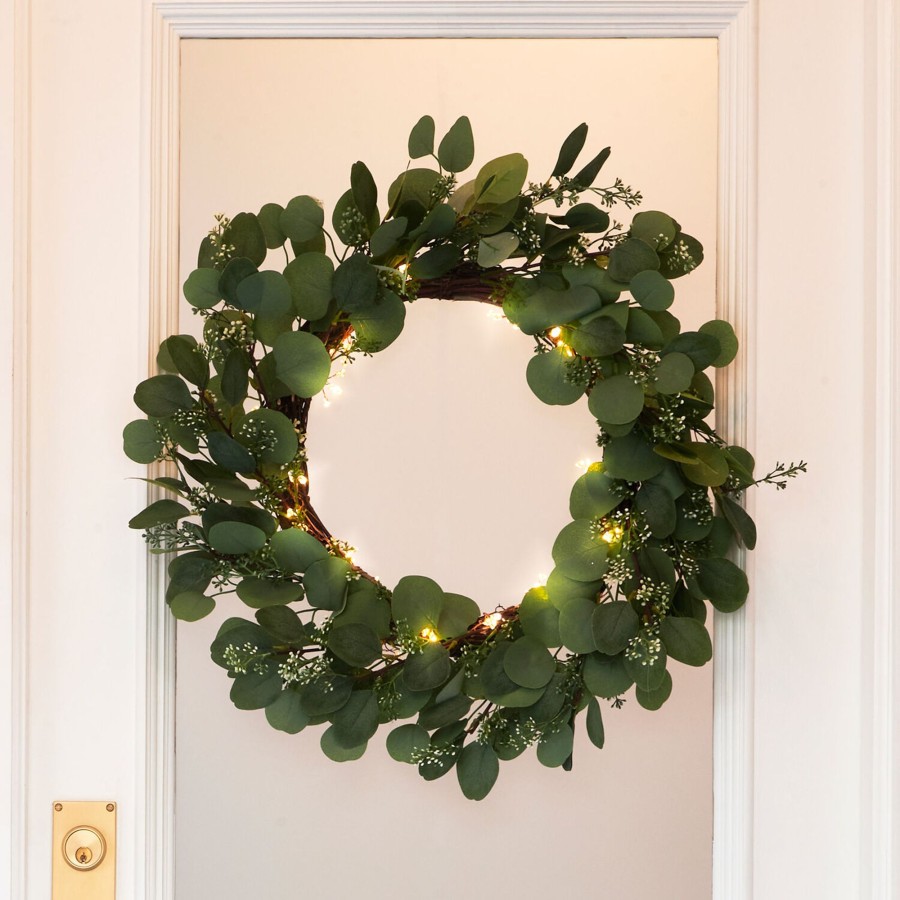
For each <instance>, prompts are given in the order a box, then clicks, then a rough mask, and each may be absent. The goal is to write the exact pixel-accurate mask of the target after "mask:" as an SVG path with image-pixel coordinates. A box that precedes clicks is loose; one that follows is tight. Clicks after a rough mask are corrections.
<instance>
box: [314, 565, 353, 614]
mask: <svg viewBox="0 0 900 900" xmlns="http://www.w3.org/2000/svg"><path fill="white" fill-rule="evenodd" d="M350 571H351V568H350V563H348V562H347V560H345V559H341V558H340V557H339V556H327V557H325V558H324V559H319V560H317V561H316V562H313V563H310V565H309V566H307V568H306V572H305V574H304V576H303V586H304V588H306V599H307V601H308V602H309V605H310V606H314V607H315V608H316V609H330V610H333V611H334V610H339V609H341V608H342V607H343V605H344V600H345V598H346V596H347V575H348V574H349V572H350Z"/></svg>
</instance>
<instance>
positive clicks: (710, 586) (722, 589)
mask: <svg viewBox="0 0 900 900" xmlns="http://www.w3.org/2000/svg"><path fill="white" fill-rule="evenodd" d="M699 565H700V570H699V572H698V573H697V583H698V585H699V586H700V590H702V591H703V593H704V594H705V595H706V596H707V597H708V598H709V601H710V603H712V605H713V606H714V607H715V608H716V609H717V610H719V612H734V611H735V610H737V609H740V608H741V607H742V606H743V605H744V602H745V601H746V599H747V594H749V592H750V585H749V583H748V581H747V575H746V574H745V573H744V572H743V571H742V570H741V569H740V568H739V567H738V566H736V565H735V564H734V563H733V562H732V561H731V560H730V559H722V558H720V557H713V558H711V559H701V560H700V563H699Z"/></svg>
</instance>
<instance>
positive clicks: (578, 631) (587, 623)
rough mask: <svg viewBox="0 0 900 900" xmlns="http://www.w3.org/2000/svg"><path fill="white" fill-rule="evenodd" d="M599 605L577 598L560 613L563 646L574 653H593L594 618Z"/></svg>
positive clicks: (594, 646) (560, 633)
mask: <svg viewBox="0 0 900 900" xmlns="http://www.w3.org/2000/svg"><path fill="white" fill-rule="evenodd" d="M596 608H597V604H596V603H594V601H593V600H587V599H584V598H582V597H576V598H573V599H572V600H570V601H569V602H568V603H567V604H566V605H565V606H564V607H563V608H562V609H561V610H560V613H559V636H560V639H561V640H562V642H563V646H565V647H568V649H569V650H571V651H572V652H573V653H592V652H593V651H594V650H596V649H597V645H596V644H595V643H594V631H593V625H592V623H593V616H594V610H595V609H596Z"/></svg>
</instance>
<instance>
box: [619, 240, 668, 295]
mask: <svg viewBox="0 0 900 900" xmlns="http://www.w3.org/2000/svg"><path fill="white" fill-rule="evenodd" d="M658 268H659V257H658V256H657V255H656V251H655V250H653V249H652V248H651V247H648V246H647V244H645V243H644V242H643V241H639V240H638V239H637V238H626V239H625V240H624V241H620V242H619V243H618V244H616V246H615V247H613V249H612V250H610V252H609V265H608V267H607V272H609V274H610V277H611V278H613V279H615V280H616V281H620V282H623V283H626V284H627V283H628V282H629V281H631V279H632V278H634V276H635V275H637V274H638V273H639V272H646V271H648V270H652V269H658Z"/></svg>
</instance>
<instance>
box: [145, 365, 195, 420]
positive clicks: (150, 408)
mask: <svg viewBox="0 0 900 900" xmlns="http://www.w3.org/2000/svg"><path fill="white" fill-rule="evenodd" d="M134 402H135V404H136V405H137V407H138V409H140V410H141V411H142V412H145V413H146V414H147V415H148V416H156V417H159V418H162V417H164V416H171V415H172V414H173V413H176V412H178V411H179V410H182V409H191V408H192V407H193V405H194V398H193V397H192V396H191V392H190V390H189V389H188V386H187V385H186V384H185V383H184V381H182V379H181V378H179V377H178V376H177V375H154V376H153V377H152V378H148V379H147V380H146V381H142V382H141V383H140V384H139V385H138V386H137V388H136V389H135V392H134Z"/></svg>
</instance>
